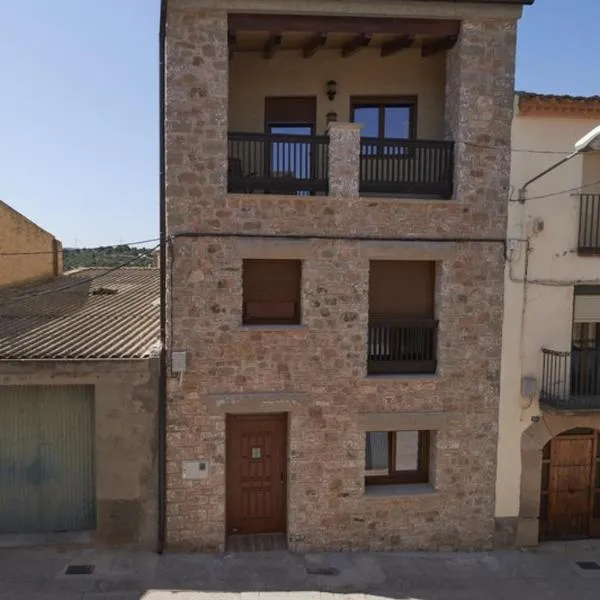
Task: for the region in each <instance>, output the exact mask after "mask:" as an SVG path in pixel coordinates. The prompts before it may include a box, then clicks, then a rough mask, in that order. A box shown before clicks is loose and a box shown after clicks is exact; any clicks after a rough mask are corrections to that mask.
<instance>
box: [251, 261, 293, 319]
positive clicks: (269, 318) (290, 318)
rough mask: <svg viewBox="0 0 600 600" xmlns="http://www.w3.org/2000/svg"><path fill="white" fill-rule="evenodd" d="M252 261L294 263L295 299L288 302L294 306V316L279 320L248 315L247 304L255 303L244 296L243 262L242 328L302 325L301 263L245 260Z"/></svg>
mask: <svg viewBox="0 0 600 600" xmlns="http://www.w3.org/2000/svg"><path fill="white" fill-rule="evenodd" d="M246 260H252V261H261V260H264V262H265V263H268V262H273V261H277V262H290V263H295V265H296V268H297V273H296V275H297V277H298V291H297V294H298V295H297V297H296V298H294V299H293V300H290V302H293V304H294V315H293V317H290V318H287V319H286V318H280V317H253V316H250V315H248V303H249V302H256V301H255V300H252V299H250V300H249V299H248V298H247V296H246V287H245V281H244V279H245V273H244V266H243V265H244V262H245V261H243V262H242V325H243V326H254V325H281V326H292V327H293V326H295V325H301V324H302V261H301V260H296V259H281V260H280V259H246Z"/></svg>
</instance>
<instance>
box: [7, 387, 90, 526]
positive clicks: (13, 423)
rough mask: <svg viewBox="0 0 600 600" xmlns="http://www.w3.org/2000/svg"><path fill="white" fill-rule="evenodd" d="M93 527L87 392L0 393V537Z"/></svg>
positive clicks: (15, 390)
mask: <svg viewBox="0 0 600 600" xmlns="http://www.w3.org/2000/svg"><path fill="white" fill-rule="evenodd" d="M95 523H96V506H95V489H94V388H93V386H4V387H0V533H33V532H36V533H41V532H52V531H77V530H86V529H94V527H95Z"/></svg>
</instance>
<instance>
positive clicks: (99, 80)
mask: <svg viewBox="0 0 600 600" xmlns="http://www.w3.org/2000/svg"><path fill="white" fill-rule="evenodd" d="M575 7H576V9H575ZM158 14H159V0H0V56H2V57H3V60H2V70H1V74H2V86H1V88H0V90H1V93H0V141H1V143H0V198H1V199H3V200H4V201H5V202H8V203H9V204H11V205H12V206H14V207H15V208H16V209H17V210H19V211H21V212H23V213H24V214H25V215H27V216H28V217H29V218H31V219H33V220H34V221H36V222H37V223H39V224H40V225H41V226H42V227H44V228H46V229H48V230H49V231H51V232H52V233H54V234H55V235H56V236H57V237H58V238H59V239H61V240H62V241H63V243H64V244H65V245H66V246H75V245H77V246H92V245H107V244H114V243H120V242H128V241H136V240H141V239H146V238H152V237H155V236H156V235H157V233H158ZM599 21H600V0H570V1H567V0H537V1H536V3H535V5H534V6H533V7H527V8H525V16H524V17H523V19H522V21H521V24H520V30H519V35H520V38H519V46H518V62H517V89H526V90H528V91H537V92H548V93H549V92H554V93H570V94H575V95H577V94H581V95H591V94H600V77H598V76H599V75H600V69H599V67H598V56H600V36H598V35H597V24H598V22H599Z"/></svg>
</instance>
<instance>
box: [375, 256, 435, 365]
mask: <svg viewBox="0 0 600 600" xmlns="http://www.w3.org/2000/svg"><path fill="white" fill-rule="evenodd" d="M435 269H436V265H435V262H432V261H392V260H377V261H371V263H370V265H369V336H368V345H369V346H368V365H367V370H368V373H369V374H371V375H386V374H394V373H435V371H436V368H437V362H436V355H437V321H436V320H435V319H434V296H435Z"/></svg>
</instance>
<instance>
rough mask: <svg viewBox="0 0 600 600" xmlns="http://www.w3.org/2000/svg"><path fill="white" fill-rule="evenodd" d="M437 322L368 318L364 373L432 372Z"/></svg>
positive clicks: (435, 364) (430, 320)
mask: <svg viewBox="0 0 600 600" xmlns="http://www.w3.org/2000/svg"><path fill="white" fill-rule="evenodd" d="M436 369H437V321H435V320H433V319H421V320H418V319H417V320H414V319H413V320H405V319H391V318H385V317H378V318H371V319H370V321H369V334H368V360H367V372H368V373H369V374H370V375H388V374H395V373H435V371H436Z"/></svg>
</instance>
